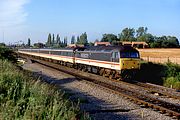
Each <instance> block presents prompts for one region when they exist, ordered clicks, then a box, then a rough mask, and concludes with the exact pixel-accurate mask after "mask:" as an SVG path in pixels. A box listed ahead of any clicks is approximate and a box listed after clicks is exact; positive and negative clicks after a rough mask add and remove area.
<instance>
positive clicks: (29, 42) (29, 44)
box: [27, 38, 31, 47]
mask: <svg viewBox="0 0 180 120" xmlns="http://www.w3.org/2000/svg"><path fill="white" fill-rule="evenodd" d="M27 46H28V47H30V46H31V39H30V38H28V43H27Z"/></svg>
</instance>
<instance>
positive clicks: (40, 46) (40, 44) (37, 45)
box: [34, 43, 45, 48]
mask: <svg viewBox="0 0 180 120" xmlns="http://www.w3.org/2000/svg"><path fill="white" fill-rule="evenodd" d="M44 46H45V45H44V44H43V43H34V48H44Z"/></svg>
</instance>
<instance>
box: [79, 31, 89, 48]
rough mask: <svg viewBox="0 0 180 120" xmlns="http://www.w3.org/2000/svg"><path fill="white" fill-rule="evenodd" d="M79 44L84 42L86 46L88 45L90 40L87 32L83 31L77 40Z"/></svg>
mask: <svg viewBox="0 0 180 120" xmlns="http://www.w3.org/2000/svg"><path fill="white" fill-rule="evenodd" d="M77 44H82V45H84V46H86V45H88V40H87V34H86V32H85V33H83V34H82V35H81V36H80V38H79V40H77Z"/></svg>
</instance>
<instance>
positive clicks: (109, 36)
mask: <svg viewBox="0 0 180 120" xmlns="http://www.w3.org/2000/svg"><path fill="white" fill-rule="evenodd" d="M113 41H118V38H117V36H116V35H114V34H103V38H102V39H101V42H110V43H112V42H113Z"/></svg>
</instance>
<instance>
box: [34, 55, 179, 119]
mask: <svg viewBox="0 0 180 120" xmlns="http://www.w3.org/2000/svg"><path fill="white" fill-rule="evenodd" d="M31 59H33V60H34V61H35V62H38V63H40V64H43V65H46V66H48V67H52V68H55V69H58V70H60V71H62V72H65V73H67V74H71V75H73V76H75V77H76V78H79V79H80V80H86V81H88V82H91V83H93V84H96V85H98V86H99V87H100V88H102V89H106V90H108V91H109V92H112V93H114V94H118V95H120V96H124V97H125V98H128V99H130V100H132V101H134V102H136V103H137V104H139V105H141V106H143V107H148V108H152V109H154V110H156V111H160V112H161V113H163V114H168V115H169V116H173V117H176V118H178V119H180V108H179V106H178V105H175V104H172V103H168V102H165V101H162V100H159V99H158V98H154V97H151V96H149V95H144V94H141V93H139V92H136V91H134V90H133V89H132V90H129V89H125V88H121V87H118V86H115V85H112V84H109V83H107V82H104V81H101V80H98V79H99V77H101V76H99V77H98V76H97V75H93V74H87V73H84V72H82V71H74V69H71V70H67V67H64V66H61V65H58V64H55V63H50V62H47V61H44V60H38V59H35V58H31Z"/></svg>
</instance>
